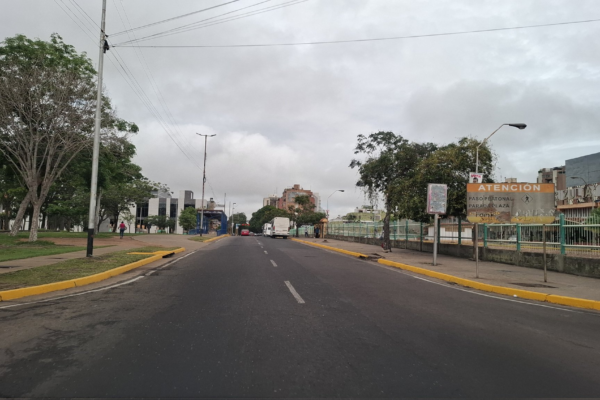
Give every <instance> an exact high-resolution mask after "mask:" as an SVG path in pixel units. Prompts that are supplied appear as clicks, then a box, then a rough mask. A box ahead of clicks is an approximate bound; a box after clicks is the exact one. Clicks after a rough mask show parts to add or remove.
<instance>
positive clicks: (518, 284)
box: [511, 282, 556, 289]
mask: <svg viewBox="0 0 600 400" xmlns="http://www.w3.org/2000/svg"><path fill="white" fill-rule="evenodd" d="M511 285H517V286H524V287H543V288H549V289H556V286H549V285H542V284H541V283H514V282H513V283H511Z"/></svg>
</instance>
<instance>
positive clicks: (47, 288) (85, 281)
mask: <svg viewBox="0 0 600 400" xmlns="http://www.w3.org/2000/svg"><path fill="white" fill-rule="evenodd" d="M182 251H185V248H183V247H180V248H179V249H175V250H170V251H157V252H154V253H147V254H154V255H153V256H152V257H148V258H144V259H143V260H139V261H136V262H133V263H130V264H127V265H123V266H121V267H117V268H113V269H111V270H108V271H104V272H100V273H99V274H95V275H90V276H85V277H83V278H76V279H70V280H68V281H62V282H54V283H48V284H45V285H39V286H32V287H27V288H20V289H12V290H5V291H3V292H0V301H8V300H14V299H19V298H21V297H27V296H34V295H37V294H44V293H49V292H55V291H57V290H65V289H70V288H74V287H80V286H84V285H89V284H90V283H96V282H100V281H103V280H105V279H108V278H112V277H113V276H117V275H121V274H123V273H125V272H127V271H130V270H132V269H135V268H139V267H141V266H143V265H146V264H150V263H151V262H154V261H158V260H160V259H162V258H163V256H164V255H165V254H170V253H181V252H182Z"/></svg>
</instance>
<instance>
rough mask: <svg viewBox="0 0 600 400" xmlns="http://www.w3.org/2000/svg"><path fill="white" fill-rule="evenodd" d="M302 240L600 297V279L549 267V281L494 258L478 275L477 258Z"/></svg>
mask: <svg viewBox="0 0 600 400" xmlns="http://www.w3.org/2000/svg"><path fill="white" fill-rule="evenodd" d="M298 239H299V240H301V241H306V242H313V243H317V244H320V245H325V246H329V247H334V248H338V249H342V250H348V251H353V252H356V253H362V254H365V255H367V256H372V257H374V258H377V256H381V258H383V259H385V260H389V261H394V262H398V263H402V264H407V265H410V266H413V267H418V268H423V269H427V270H430V271H436V272H441V273H444V274H448V275H453V276H456V277H459V278H463V279H469V280H472V281H476V282H480V283H486V284H489V285H496V286H503V287H508V288H513V289H521V290H528V291H531V292H537V293H545V294H552V295H559V296H566V297H575V298H581V299H587V300H595V301H600V279H595V278H587V277H581V276H575V275H569V274H562V273H559V272H552V271H548V282H544V271H543V270H539V269H533V268H525V267H518V266H515V265H509V264H500V263H495V262H486V261H480V262H479V278H475V261H471V260H467V259H464V258H458V257H452V256H447V255H442V254H438V256H437V266H435V267H434V266H433V254H431V253H421V252H418V251H413V250H403V249H396V248H394V249H392V252H391V253H385V252H384V251H383V249H382V248H381V247H379V246H374V245H369V244H362V243H355V242H345V241H341V240H334V239H314V238H304V237H299V238H298Z"/></svg>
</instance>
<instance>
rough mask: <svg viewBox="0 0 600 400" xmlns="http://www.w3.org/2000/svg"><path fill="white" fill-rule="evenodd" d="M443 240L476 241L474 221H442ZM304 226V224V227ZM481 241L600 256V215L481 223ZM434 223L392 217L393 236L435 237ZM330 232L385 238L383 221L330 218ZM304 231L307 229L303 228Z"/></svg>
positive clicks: (491, 245)
mask: <svg viewBox="0 0 600 400" xmlns="http://www.w3.org/2000/svg"><path fill="white" fill-rule="evenodd" d="M439 224H440V225H439V227H438V228H439V229H438V239H439V242H440V243H449V244H464V245H472V244H473V238H474V225H473V224H472V223H470V222H466V221H459V222H453V223H444V222H439ZM300 229H302V228H300ZM478 231H479V245H480V246H484V247H486V248H495V249H504V250H514V251H527V252H542V251H543V243H544V237H545V239H546V252H547V253H554V254H566V255H572V256H577V257H600V218H597V219H593V218H588V219H586V220H585V222H583V223H582V222H579V221H569V220H567V219H565V218H564V215H562V214H561V216H560V218H559V219H558V220H557V221H556V222H555V223H553V224H547V225H545V226H544V225H541V224H526V225H525V224H480V225H479V230H478ZM433 232H434V229H433V224H424V223H419V222H414V221H391V222H390V238H391V239H392V240H400V241H402V240H406V241H421V240H422V241H423V242H432V241H433ZM328 234H329V235H339V236H349V237H361V238H378V239H382V238H383V222H350V223H345V222H330V223H329V226H328ZM300 235H301V236H302V235H303V231H302V230H301V231H300Z"/></svg>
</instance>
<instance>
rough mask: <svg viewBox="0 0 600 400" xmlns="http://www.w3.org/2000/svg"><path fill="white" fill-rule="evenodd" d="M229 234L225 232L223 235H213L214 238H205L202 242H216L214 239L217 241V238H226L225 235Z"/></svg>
mask: <svg viewBox="0 0 600 400" xmlns="http://www.w3.org/2000/svg"><path fill="white" fill-rule="evenodd" d="M229 236H231V235H230V234H228V233H226V234H224V235H221V236H217V237H214V238H212V239H208V240H205V241H204V242H203V243H210V242H216V241H217V240H219V239H223V238H226V237H229Z"/></svg>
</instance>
